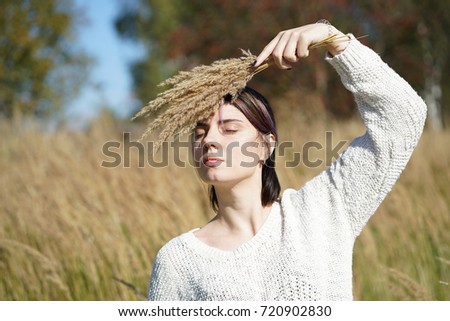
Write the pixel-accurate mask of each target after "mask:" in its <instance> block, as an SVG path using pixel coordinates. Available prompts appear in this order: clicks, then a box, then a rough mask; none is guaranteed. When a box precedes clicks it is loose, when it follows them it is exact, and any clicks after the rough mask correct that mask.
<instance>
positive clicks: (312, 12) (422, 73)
mask: <svg viewBox="0 0 450 321" xmlns="http://www.w3.org/2000/svg"><path fill="white" fill-rule="evenodd" d="M449 11H450V2H448V1H440V0H431V1H418V0H417V1H409V0H401V1H394V0H383V1H354V0H340V1H337V0H336V1H325V0H318V1H314V2H311V1H308V2H306V1H272V0H259V1H250V0H248V1H246V0H240V1H221V0H209V1H202V0H190V1H182V0H173V1H162V0H135V1H134V2H130V1H127V2H126V3H125V6H124V10H123V11H122V14H121V15H120V16H119V17H118V18H117V21H116V27H117V30H118V32H119V34H120V35H122V36H123V37H124V38H126V39H128V40H132V41H137V42H139V43H142V44H144V45H145V46H146V48H147V49H148V55H147V57H145V58H144V59H142V60H140V61H137V62H136V63H135V64H134V65H133V66H132V67H131V71H132V75H133V79H134V87H135V90H136V93H137V96H138V98H139V99H140V100H141V101H142V102H143V103H145V102H147V101H148V100H150V99H153V98H154V96H155V95H156V93H157V92H158V91H159V89H158V88H156V84H157V83H159V82H160V81H162V80H164V79H165V78H168V77H169V76H171V75H172V74H173V73H175V71H177V70H189V69H191V68H192V67H193V66H196V65H199V64H209V63H211V62H212V61H214V60H216V59H219V58H229V57H236V56H238V55H239V52H240V51H239V48H242V49H249V50H251V51H252V52H253V53H254V54H258V53H259V52H260V51H261V50H262V49H263V47H264V46H265V45H266V44H267V42H268V41H270V40H271V39H272V38H273V37H274V36H275V35H276V33H277V32H278V31H281V30H284V29H288V28H292V27H295V26H299V25H303V24H306V23H314V22H315V21H317V20H319V19H321V18H327V19H328V20H330V21H331V22H332V23H333V24H334V25H336V26H338V27H339V29H341V30H342V31H343V32H352V33H354V34H355V35H356V36H361V35H367V36H368V37H367V38H365V39H363V40H362V41H363V42H365V43H367V44H368V45H369V46H370V47H372V48H374V49H375V50H376V51H377V52H379V53H380V54H381V55H382V57H383V59H384V60H386V61H387V62H388V63H389V64H391V65H392V66H393V67H394V68H395V69H396V70H398V72H399V73H400V74H401V75H402V76H403V77H404V78H406V79H407V80H408V81H409V82H410V83H411V84H412V85H413V86H414V87H415V88H416V89H417V90H418V91H423V90H426V86H425V82H426V80H427V78H428V79H429V78H430V77H432V76H433V75H436V73H439V72H441V73H442V79H441V80H440V79H438V80H437V82H438V83H439V86H440V88H442V91H443V100H444V101H443V102H442V105H443V106H449V105H450V104H449V103H448V98H449V97H448V96H449V95H448V92H449V83H450V82H449V79H448V76H447V75H446V73H445V72H443V71H445V70H446V69H448V66H449V57H450V55H449V54H448V52H449V45H450V41H449V40H450V39H449V36H448V32H447V31H448V30H449V20H450V18H449V17H450V12H449ZM424 39H426V40H427V41H429V43H431V47H432V48H433V49H435V50H432V51H430V50H428V49H427V48H425V47H424V45H426V42H424V41H423V40H424ZM322 58H323V51H317V52H312V53H311V57H310V58H309V60H313V61H319V60H321V59H322ZM251 85H252V86H253V87H256V88H257V89H259V90H261V91H262V92H263V93H265V94H266V95H267V96H269V97H271V98H274V99H278V98H279V97H280V96H284V95H286V94H287V93H288V92H289V91H295V92H296V95H297V100H298V101H299V105H301V104H302V101H303V97H302V96H301V95H305V94H308V93H316V94H318V95H320V96H321V97H323V98H322V99H323V104H324V105H325V106H326V108H327V109H328V110H330V111H332V112H334V113H335V114H336V115H340V116H348V115H350V114H351V113H352V111H353V106H354V104H353V103H352V100H353V99H352V97H351V96H350V95H348V94H346V93H345V92H344V91H343V90H342V85H341V84H340V81H339V79H338V78H337V76H336V75H335V73H334V72H333V71H332V70H331V68H329V67H328V66H326V64H323V63H299V66H298V67H297V68H294V69H293V70H292V71H290V72H285V73H283V72H280V71H279V70H275V68H271V69H269V70H267V71H265V72H264V73H261V74H260V75H258V77H257V79H255V80H254V81H252V84H251ZM299 88H300V91H299ZM290 94H292V93H290ZM276 107H277V106H275V108H276ZM300 107H301V106H300ZM304 107H309V106H304Z"/></svg>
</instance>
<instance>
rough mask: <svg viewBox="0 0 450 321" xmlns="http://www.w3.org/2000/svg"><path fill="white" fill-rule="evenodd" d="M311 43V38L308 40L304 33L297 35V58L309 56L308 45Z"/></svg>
mask: <svg viewBox="0 0 450 321" xmlns="http://www.w3.org/2000/svg"><path fill="white" fill-rule="evenodd" d="M310 44H311V40H308V38H307V36H306V35H305V34H302V35H300V36H299V39H298V41H297V56H298V57H299V58H306V57H308V56H309V49H308V48H309V45H310Z"/></svg>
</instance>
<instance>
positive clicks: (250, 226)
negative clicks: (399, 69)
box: [148, 23, 426, 301]
mask: <svg viewBox="0 0 450 321" xmlns="http://www.w3.org/2000/svg"><path fill="white" fill-rule="evenodd" d="M332 34H341V35H343V34H342V33H341V32H340V31H338V30H337V29H336V28H334V27H332V26H330V25H326V24H322V23H317V24H310V25H305V26H302V27H299V28H295V29H291V30H287V31H283V32H280V33H279V34H278V35H277V36H276V37H275V38H274V39H273V40H272V41H271V42H270V43H269V44H268V45H267V46H266V47H265V48H264V50H263V51H262V52H261V54H260V55H259V56H258V58H257V61H256V64H255V65H256V66H258V65H260V64H261V63H262V62H263V61H265V60H266V58H269V57H271V58H272V59H273V60H274V61H275V63H276V64H277V66H278V67H279V68H281V69H287V68H291V67H293V65H294V64H295V63H296V62H297V61H298V60H300V59H302V58H306V57H307V56H308V48H309V47H310V45H312V44H314V43H317V42H320V41H322V40H324V39H326V38H327V37H329V36H330V35H332ZM327 50H328V53H327V57H326V60H327V61H328V62H329V63H330V64H331V65H332V66H333V67H334V68H335V69H336V71H337V72H338V73H339V75H340V77H341V79H342V82H343V84H344V86H345V87H346V88H347V89H348V90H350V91H351V92H352V93H353V94H354V96H355V100H356V102H357V104H358V108H359V111H360V113H361V117H362V119H363V121H364V123H365V126H366V127H367V132H366V133H365V134H364V135H363V136H361V137H357V138H355V139H354V140H353V142H352V144H351V145H350V146H349V147H348V149H347V150H346V151H345V152H344V153H343V154H342V155H341V156H340V158H339V159H338V160H337V161H336V162H335V163H333V164H332V166H331V167H330V168H329V169H327V170H326V171H324V172H322V173H321V174H319V175H318V176H316V177H315V178H314V179H312V180H311V181H309V182H308V183H306V184H305V185H304V186H303V187H302V188H301V189H300V190H293V189H287V190H286V191H284V192H283V193H282V194H281V198H279V195H280V185H279V183H278V179H277V176H276V173H275V170H274V168H273V166H274V153H275V151H274V146H275V144H274V142H276V141H277V139H278V137H277V131H276V128H275V121H274V118H273V114H272V111H271V109H270V107H269V105H268V103H267V101H266V100H265V99H264V98H263V97H262V96H261V95H260V94H258V93H257V92H255V91H254V90H252V89H250V88H245V89H244V90H243V91H242V93H241V94H240V95H239V97H238V98H237V99H236V100H234V101H230V100H229V99H227V97H226V99H225V103H224V104H223V105H222V106H221V107H220V108H219V110H218V112H216V113H214V114H212V115H211V116H210V117H209V118H207V119H201V120H199V121H198V123H197V127H196V129H195V132H194V146H193V153H194V158H195V159H196V160H198V162H199V164H198V165H199V166H198V171H199V174H200V177H201V178H202V179H203V180H204V181H205V182H206V183H208V184H209V185H210V187H211V195H210V196H211V201H212V204H213V207H214V208H215V209H216V212H217V215H216V216H215V217H214V218H213V219H212V220H211V221H210V222H209V223H208V224H206V225H205V226H204V227H202V228H195V229H193V230H190V231H188V232H186V233H184V234H182V235H180V236H178V237H176V238H174V239H172V240H171V241H169V242H168V243H167V244H166V245H165V246H163V247H162V248H161V249H160V251H159V252H158V254H157V256H156V259H155V262H154V265H153V271H152V275H151V281H150V286H149V292H148V298H149V300H252V301H261V300H351V299H352V251H353V245H354V242H355V239H356V237H357V236H358V235H359V233H360V232H361V230H362V228H363V227H364V225H365V224H366V223H367V221H368V220H369V218H370V216H371V215H372V214H373V213H374V212H375V210H376V209H377V208H378V206H379V205H380V203H381V202H382V200H383V199H384V198H385V196H386V194H387V193H388V192H389V191H390V190H391V188H392V186H393V184H394V183H395V181H396V180H397V178H398V177H399V175H400V173H401V172H402V170H403V169H404V167H405V165H406V163H407V162H408V159H409V158H410V156H411V153H412V151H413V149H414V148H415V146H416V144H417V142H418V140H419V137H420V135H421V133H422V129H423V126H424V121H425V117H426V106H425V104H424V102H423V101H422V99H421V98H420V97H419V96H418V95H417V94H416V92H415V91H414V90H413V89H412V88H411V87H410V86H409V85H408V83H407V82H406V81H405V80H403V79H402V78H401V77H400V76H398V75H397V74H396V73H395V72H394V71H393V70H392V69H390V68H389V67H388V66H387V65H386V64H385V63H383V62H382V60H381V59H380V57H379V56H378V55H377V54H376V53H374V52H373V51H372V50H371V49H369V48H367V47H365V46H364V45H362V44H361V43H360V42H359V41H358V40H356V39H355V38H354V37H353V36H352V35H348V38H347V39H346V41H335V42H332V43H329V44H328V45H327ZM292 112H293V113H294V112H295V110H292Z"/></svg>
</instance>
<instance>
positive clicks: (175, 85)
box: [132, 50, 268, 151]
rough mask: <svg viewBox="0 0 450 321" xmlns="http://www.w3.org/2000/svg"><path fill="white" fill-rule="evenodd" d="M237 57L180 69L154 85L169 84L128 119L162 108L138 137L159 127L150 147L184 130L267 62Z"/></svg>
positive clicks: (235, 92)
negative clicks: (256, 62) (185, 69)
mask: <svg viewBox="0 0 450 321" xmlns="http://www.w3.org/2000/svg"><path fill="white" fill-rule="evenodd" d="M242 53H243V56H242V57H240V58H230V59H222V60H216V61H215V62H213V63H212V64H211V65H202V66H198V67H195V68H193V69H192V70H191V71H181V72H179V73H178V74H177V75H175V76H173V77H171V78H169V79H167V80H166V81H164V82H162V83H161V84H159V85H158V86H167V85H170V86H172V87H171V88H170V89H167V90H166V91H164V92H162V93H159V94H158V96H157V97H156V98H155V99H154V100H152V101H150V102H149V103H148V104H147V105H146V106H145V107H143V108H142V109H141V110H140V111H139V112H138V113H137V114H136V115H135V116H134V117H133V118H132V119H133V120H134V119H136V118H138V117H149V116H152V115H155V114H156V113H157V112H158V111H160V110H161V109H164V110H163V112H161V113H160V114H159V115H158V117H156V119H155V120H153V121H152V122H151V123H150V124H149V126H148V127H147V129H146V130H145V132H144V134H143V135H142V137H141V140H143V139H145V138H146V137H147V136H148V135H149V134H150V133H152V132H154V131H155V130H157V129H162V131H161V133H160V134H159V138H158V141H157V142H156V143H155V145H154V150H155V151H156V150H158V149H159V147H160V146H161V144H162V142H163V141H165V140H167V139H168V138H170V137H172V136H173V135H175V134H182V133H186V132H188V131H190V130H192V129H193V127H194V126H195V123H196V122H197V121H198V120H200V119H203V118H206V117H208V116H209V115H210V114H211V113H213V112H215V111H216V110H217V109H218V108H219V106H220V104H221V102H222V101H223V98H224V97H225V96H226V95H228V94H229V95H231V96H232V97H233V98H235V97H237V96H238V94H239V92H240V91H241V90H242V89H243V88H244V87H245V86H246V84H247V83H248V82H249V81H250V79H252V77H253V76H254V75H255V74H256V73H258V72H260V71H261V70H263V69H265V68H267V67H268V64H264V65H261V66H259V67H257V68H255V67H253V65H254V63H255V61H256V56H255V55H252V54H251V53H250V51H244V50H243V51H242Z"/></svg>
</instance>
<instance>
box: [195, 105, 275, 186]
mask: <svg viewBox="0 0 450 321" xmlns="http://www.w3.org/2000/svg"><path fill="white" fill-rule="evenodd" d="M265 150H266V147H265V144H264V143H263V140H262V137H261V135H260V133H259V132H258V131H257V130H256V128H255V127H254V126H253V125H252V124H251V123H250V122H249V121H248V119H247V118H246V117H245V116H244V114H243V113H242V112H240V111H239V110H238V109H237V108H236V107H235V106H233V105H231V104H228V103H227V104H224V105H222V106H221V107H220V108H219V110H218V111H217V112H215V113H214V114H212V115H211V116H210V117H209V118H207V119H203V120H201V121H199V122H198V123H197V126H196V127H195V129H194V133H193V156H194V162H195V165H196V167H197V169H198V172H199V174H200V177H201V178H202V180H203V181H204V182H206V183H208V184H212V185H214V186H218V185H226V184H228V185H230V184H236V183H237V182H239V181H242V180H245V179H248V178H250V177H252V178H255V175H259V177H260V176H261V164H260V161H261V160H264V159H265V155H266V152H265Z"/></svg>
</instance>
